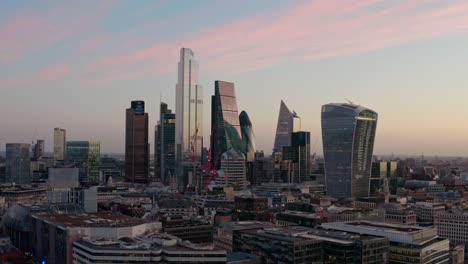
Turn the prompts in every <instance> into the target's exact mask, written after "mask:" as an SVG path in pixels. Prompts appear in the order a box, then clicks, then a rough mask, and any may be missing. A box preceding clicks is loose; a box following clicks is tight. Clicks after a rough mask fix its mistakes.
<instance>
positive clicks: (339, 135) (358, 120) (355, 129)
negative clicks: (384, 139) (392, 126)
mask: <svg viewBox="0 0 468 264" xmlns="http://www.w3.org/2000/svg"><path fill="white" fill-rule="evenodd" d="M376 128H377V113H376V112H374V111H372V110H370V109H367V108H364V107H362V106H358V105H353V104H326V105H324V106H322V139H323V154H324V159H325V179H326V186H327V194H328V195H330V196H333V197H337V198H349V197H365V196H368V195H369V186H370V173H371V165H372V153H373V149H374V141H375V132H376Z"/></svg>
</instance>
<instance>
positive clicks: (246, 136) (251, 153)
mask: <svg viewBox="0 0 468 264" xmlns="http://www.w3.org/2000/svg"><path fill="white" fill-rule="evenodd" d="M239 123H240V128H241V136H242V143H243V151H242V152H243V153H244V154H245V157H246V159H247V161H253V160H254V159H255V152H256V151H257V147H256V146H255V136H254V132H253V128H252V122H250V118H249V115H247V112H245V111H242V112H241V113H240V115H239Z"/></svg>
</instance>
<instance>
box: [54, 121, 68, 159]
mask: <svg viewBox="0 0 468 264" xmlns="http://www.w3.org/2000/svg"><path fill="white" fill-rule="evenodd" d="M66 139H67V131H66V130H65V129H62V128H59V127H56V128H54V159H55V160H65V152H66V146H65V142H66Z"/></svg>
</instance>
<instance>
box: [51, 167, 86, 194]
mask: <svg viewBox="0 0 468 264" xmlns="http://www.w3.org/2000/svg"><path fill="white" fill-rule="evenodd" d="M48 172H49V173H48V175H49V178H48V179H47V186H48V188H51V189H54V188H76V187H79V186H80V181H79V179H80V178H79V176H80V170H79V169H78V168H49V169H48Z"/></svg>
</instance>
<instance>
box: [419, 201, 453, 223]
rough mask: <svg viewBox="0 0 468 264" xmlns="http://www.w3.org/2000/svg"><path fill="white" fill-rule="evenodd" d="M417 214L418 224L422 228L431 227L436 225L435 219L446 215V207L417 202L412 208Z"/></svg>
mask: <svg viewBox="0 0 468 264" xmlns="http://www.w3.org/2000/svg"><path fill="white" fill-rule="evenodd" d="M411 209H412V210H413V211H414V212H415V213H416V222H417V223H418V225H421V226H431V225H433V224H434V217H435V216H436V215H438V214H444V213H445V205H444V204H437V203H428V202H416V203H415V204H413V205H412V206H411Z"/></svg>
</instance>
